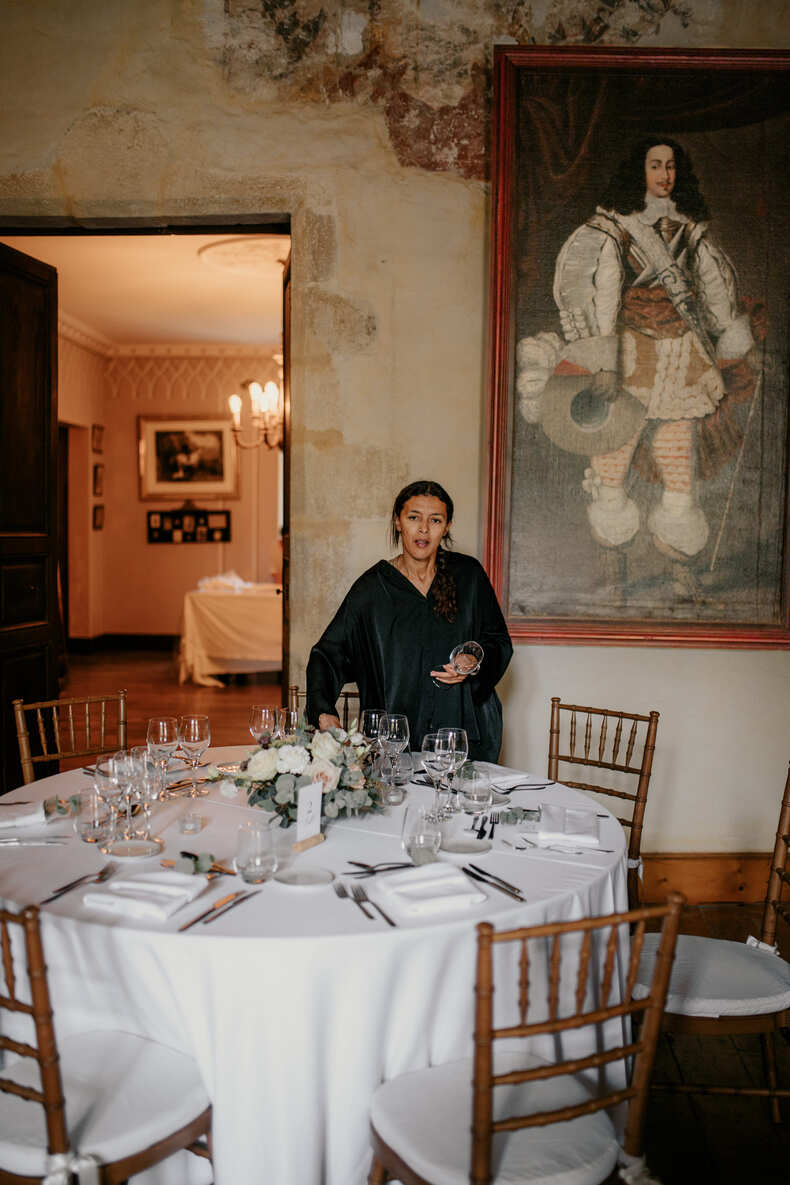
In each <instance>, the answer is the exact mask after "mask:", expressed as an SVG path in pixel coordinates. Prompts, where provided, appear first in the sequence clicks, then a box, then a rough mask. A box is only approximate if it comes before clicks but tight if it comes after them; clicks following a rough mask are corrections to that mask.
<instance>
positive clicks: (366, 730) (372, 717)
mask: <svg viewBox="0 0 790 1185" xmlns="http://www.w3.org/2000/svg"><path fill="white" fill-rule="evenodd" d="M386 714H387V713H386V712H385V711H384V709H383V708H365V709H364V711H363V712H362V715H361V716H360V719H359V731H360V732H361V733H362V735H363V737H364V738H365V740H366V741H369V742H370V744H371V745H375V747H376V752H377V756H376V757H375V758H374V759H373V772H374V773H375V774H376V776H378V775H380V773H381V761H382V757H381V745H380V743H379V725H380V724H381V718H382V716H386Z"/></svg>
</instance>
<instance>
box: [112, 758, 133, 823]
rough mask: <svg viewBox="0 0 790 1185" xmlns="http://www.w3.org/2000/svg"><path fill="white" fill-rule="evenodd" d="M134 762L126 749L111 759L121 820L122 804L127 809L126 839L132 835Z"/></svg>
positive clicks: (113, 781)
mask: <svg viewBox="0 0 790 1185" xmlns="http://www.w3.org/2000/svg"><path fill="white" fill-rule="evenodd" d="M134 773H135V770H134V761H133V760H132V755H131V753H129V752H127V750H126V749H118V751H117V752H116V753H113V755H112V757H111V758H110V781H111V782H112V783H113V784H114V786H115V787H116V789H117V791H118V795H117V799H116V801H117V802H118V804H119V815H118V817H119V818H120V804H121V803H122V804H123V806H124V807H125V808H126V825H125V828H124V839H129V838H130V836H131V834H132V790H133V787H134Z"/></svg>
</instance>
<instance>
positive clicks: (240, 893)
mask: <svg viewBox="0 0 790 1185" xmlns="http://www.w3.org/2000/svg"><path fill="white" fill-rule="evenodd" d="M243 895H244V890H243V889H239V890H238V892H236V893H228V895H227V897H220V899H219V901H215V902H214V904H213V905H210V906H209V908H208V909H204V910H203V913H199V914H198V915H197V917H196V918H193V919H192V921H191V922H184V925H183V926H179V927H178V931H179V933H180V932H181V931H182V930H188V929H189V927H190V926H194V925H196V924H197V922H202V921H203V918H207V917H208V916H209V914H212V913H215V912H216V910H218V909H222V907H223V906H224V905H230V903H231V901H235V900H236V898H237V897H242V896H243Z"/></svg>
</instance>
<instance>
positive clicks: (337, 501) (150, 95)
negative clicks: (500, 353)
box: [0, 0, 790, 850]
mask: <svg viewBox="0 0 790 1185" xmlns="http://www.w3.org/2000/svg"><path fill="white" fill-rule="evenodd" d="M789 15H790V9H789V8H788V2H787V0H776V2H774V3H772V4H768V5H757V6H755V5H754V4H753V3H752V2H751V0H533V2H532V3H521V4H515V5H514V4H511V3H505V2H504V0H419V2H418V0H372V2H368V0H348V2H347V3H342V4H329V3H323V4H322V3H321V2H320V0H137V2H136V3H135V4H128V3H125V2H124V0H82V2H81V3H80V5H79V19H75V6H74V4H73V2H71V0H6V4H5V6H4V29H3V33H4V36H3V41H2V46H1V47H0V54H2V56H3V59H4V60H3V63H2V70H0V78H2V79H3V80H4V81H3V82H2V83H0V86H2V92H1V93H0V101H1V102H2V110H3V111H4V114H5V120H4V123H5V128H4V135H3V139H2V148H1V149H0V217H4V218H5V219H6V220H7V221H8V222H13V221H14V220H15V219H16V220H18V219H20V218H22V217H32V218H43V217H55V218H59V219H73V220H75V221H76V222H77V223H79V224H82V225H96V224H97V221H98V220H101V219H105V220H108V223H109V224H110V225H112V224H113V223H116V224H117V222H118V220H121V219H132V218H139V219H144V220H159V221H160V222H162V223H166V222H168V221H173V220H176V219H185V218H188V219H193V220H195V221H197V222H201V221H202V222H204V223H205V222H207V221H210V220H211V219H212V217H213V216H216V217H224V218H238V219H247V220H250V221H253V222H254V216H255V215H256V214H264V213H268V214H271V213H280V212H282V213H288V214H290V215H291V219H292V232H293V264H292V303H293V323H292V374H291V394H292V405H293V408H292V414H293V457H292V505H291V527H292V533H293V543H292V622H293V636H292V656H293V661H294V666H293V674H294V675H295V676H296V677H298V675H299V672H300V671H301V670H302V669H303V665H304V660H305V658H306V655H307V652H308V649H309V646H310V643H311V642H312V640H313V639H314V638H315V636H316V634H317V632H318V631H319V629H320V628H321V627H322V625H323V624H324V623H325V621H326V619H327V618H328V616H329V614H330V613H331V612H332V610H333V609H334V607H335V605H336V603H337V601H338V599H339V597H340V596H341V595H342V593H343V591H344V590H345V588H346V587H347V586H348V584H349V583H350V581H351V580H352V578H353V577H354V576H355V575H356V574H357V573H358V572H359V571H360V570H361V569H362V568H364V567H365V566H366V565H368V564H369V563H370V562H372V561H373V560H375V559H376V558H378V557H379V556H380V555H382V554H383V553H384V551H385V531H386V517H387V513H388V510H389V506H390V503H391V499H392V497H393V493H394V491H396V490H397V488H398V487H399V486H400V485H402V484H403V483H404V482H405V481H407V480H410V479H412V478H415V477H420V476H424V475H431V476H433V477H435V478H437V479H438V480H440V481H442V482H444V483H445V484H446V485H448V486H449V488H450V489H451V490H452V491H453V494H454V496H456V506H457V516H456V525H455V532H454V533H455V535H456V538H457V542H458V546H459V547H460V548H461V549H462V550H469V551H472V552H476V553H478V554H479V551H480V531H481V521H482V502H481V489H482V482H483V475H484V471H485V458H484V455H483V449H484V445H483V440H484V416H485V407H484V403H485V334H486V314H487V309H486V292H487V258H486V250H487V237H488V234H487V232H488V205H487V198H488V184H487V176H488V163H487V162H488V141H489V125H490V61H491V47H492V44H493V42H494V41H495V40H502V39H504V40H514V41H517V42H530V41H533V42H535V43H561V42H564V41H570V42H587V43H593V44H594V43H599V44H618V45H640V46H651V45H653V46H658V45H683V46H741V47H749V46H766V47H781V46H786V45H787V44H788V42H790V20H788V16H789ZM646 672H649V680H646V678H645V675H646ZM725 674H726V675H728V676H729V677H728V678H723V676H724V675H725ZM646 683H647V684H649V685H648V686H647V688H646ZM732 689H735V691H734V693H733V692H732ZM787 691H788V659H787V657H786V656H785V655H783V654H777V653H767V654H766V653H759V652H756V653H741V654H735V655H727V654H725V653H723V652H721V653H707V654H706V653H702V652H693V651H649V652H644V651H639V650H634V649H627V648H624V649H617V648H613V649H610V650H608V651H603V650H601V649H600V648H585V647H578V648H555V647H536V646H520V647H518V649H517V654H516V657H515V659H514V662H513V664H512V668H511V671H510V672H509V674H508V676H507V679H506V683H505V687H504V698H505V700H506V718H507V721H508V731H507V735H506V752H505V757H506V759H507V760H508V761H510V762H511V763H512V764H519V765H530V766H531V767H533V768H539V767H541V766H542V765H543V762H544V760H545V747H546V733H547V712H546V703H547V700H548V697H549V696H550V695H551V694H552V693H557V692H561V693H564V694H567V695H569V696H574V697H576V698H577V699H582V700H583V699H584V696H585V695H587V696H589V698H590V699H592V700H593V701H607V702H610V703H613V704H615V703H620V702H623V703H626V704H632V705H634V706H642V707H658V708H659V709H660V710H662V713H663V718H662V724H661V730H660V734H659V756H658V758H657V761H656V767H655V769H656V773H655V776H654V784H653V789H652V790H651V800H652V801H651V805H650V807H649V809H648V825H647V844H646V846H647V847H648V848H650V849H664V850H680V849H684V848H685V849H692V850H693V849H699V848H702V849H715V848H722V849H733V850H739V849H741V850H742V849H749V848H758V849H759V848H767V847H768V846H769V842H770V833H771V827H772V825H773V824H774V822H775V815H776V801H777V798H778V794H779V790H780V787H781V782H782V780H783V773H784V765H785V763H786V761H787V757H788V753H787V752H786V750H784V749H783V747H782V740H781V738H782V735H783V730H782V720H781V718H780V712H781V714H782V716H783V714H784V704H785V703H786V702H787ZM700 736H704V737H706V738H707V740H706V742H705V743H704V744H700V740H699V738H700ZM747 771H749V772H753V773H756V778H757V784H758V785H759V786H760V787H761V793H760V795H759V796H758V798H754V799H752V801H751V802H750V810H749V812H748V814H747V812H744V811H742V810H740V809H739V808H738V807H737V804H738V802H740V801H741V800H742V794H741V787H742V782H743V777H744V774H745V773H746V772H747ZM714 789H715V796H716V802H717V811H716V815H715V817H714V818H713V819H711V817H710V812H709V810H708V805H709V802H710V796H711V794H712V793H713V792H714Z"/></svg>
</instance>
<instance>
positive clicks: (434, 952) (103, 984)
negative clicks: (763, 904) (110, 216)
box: [0, 749, 627, 1185]
mask: <svg viewBox="0 0 790 1185" xmlns="http://www.w3.org/2000/svg"><path fill="white" fill-rule="evenodd" d="M246 751H247V750H238V749H237V750H214V751H213V752H212V753H211V754H210V757H211V758H212V759H213V760H216V761H224V760H229V759H231V757H232V756H236V757H238V755H239V753H240V752H246ZM535 780H537V779H535ZM87 784H88V779H87V778H86V776H85V775H84V774H82V773H81V772H80V771H71V772H69V773H65V774H59V775H57V776H55V777H52V778H47V779H44V780H42V781H40V782H37V783H35V784H33V785H30V786H25V787H22V788H20V789H19V790H17V791H14V792H13V794H12V795H10V796H7V797H6V798H5V799H4V801H5V802H10V801H13V800H14V799H16V798H20V799H30V798H33V797H40V798H44V797H48V796H51V795H53V794H55V793H57V794H59V795H68V794H69V793H74V792H75V790H77V789H80V788H84V787H85V786H86V785H87ZM421 796H422V797H425V798H426V800H427V799H428V798H429V792H428V791H426V790H421V789H418V788H416V787H412V788H410V789H409V791H408V797H409V798H410V799H412V800H413V799H415V798H419V797H421ZM512 797H513V802H514V804H520V805H522V806H529V805H536V804H537V803H538V802H540V801H543V800H546V801H548V800H549V799H550V800H551V801H552V802H557V803H562V804H564V805H571V804H575V805H580V804H581V803H586V805H590V804H589V802H588V800H585V799H584V798H583V797H582V796H581V795H580V794H578V793H577V792H576V791H573V790H569V789H567V788H565V787H555V788H552V789H551V790H548V791H547V790H539V789H535V790H528V791H523V792H516V793H515V794H514V795H513V796H512ZM184 805H185V804H184V803H183V802H182V801H175V802H171V803H167V804H163V805H161V806H160V807H158V809H157V812H156V814H155V818H154V831H155V832H156V834H158V835H161V837H162V839H163V840H164V841H165V842H166V849H165V851H164V852H163V853H162V857H173V856H175V855H176V854H177V853H178V851H179V849H181V848H191V849H193V850H200V851H211V852H213V853H214V855H215V856H216V857H217V858H220V859H225V860H227V859H229V858H231V857H232V855H233V848H234V842H235V832H236V827H237V826H238V824H239V823H241V822H243V821H244V820H246V819H247V818H249V817H250V815H251V814H253V813H255V814H257V813H259V812H257V811H255V812H253V811H252V810H251V809H250V808H248V807H246V806H245V805H244V804H243V799H242V800H240V799H239V798H237V799H227V798H223V797H221V796H220V794H219V792H218V789H217V788H216V787H214V788H212V791H211V795H210V796H209V797H208V798H203V799H201V800H200V806H199V809H200V812H201V813H202V814H203V815H204V817H205V818H206V821H207V822H206V827H205V828H204V830H203V831H202V833H201V834H200V835H199V836H189V837H186V836H184V835H182V834H181V833H180V832H179V830H178V826H177V822H178V818H179V816H180V814H181V813H182V812H183V810H184ZM403 809H404V808H403V807H396V808H391V809H390V811H389V812H388V813H387V814H382V815H375V816H368V817H366V818H358V819H351V820H343V821H335V822H334V823H332V824H331V826H330V827H329V829H328V831H327V839H326V842H324V843H322V844H320V845H318V846H317V847H315V848H312V849H311V850H309V851H307V852H304V853H302V854H300V855H298V856H292V859H293V860H294V861H298V863H299V866H301V867H308V866H319V867H322V868H328V869H330V870H332V871H333V872H334V873H335V874H340V873H343V872H347V871H349V870H350V868H349V865H348V863H347V861H348V860H349V859H354V860H364V861H368V862H370V863H375V862H377V861H380V860H389V859H400V858H402V852H401V849H400V839H399V836H400V826H401V819H402V812H403ZM600 822H601V843H602V846H603V847H604V848H610V849H613V851H612V852H605V851H596V850H590V851H589V852H584V854H583V855H581V856H571V855H569V854H567V853H557V852H549V851H540V852H537V851H533V850H530V851H529V852H527V853H516V852H514V851H513V850H512V849H509V848H508V847H506V846H505V845H503V843H502V840H503V839H508V838H510V839H511V840H513V839H515V836H516V829H515V828H510V827H503V826H501V825H500V827H499V828H498V829H497V831H498V834H497V838H496V839H495V841H494V846H493V849H492V851H491V852H489V853H486V854H485V855H484V856H482V857H478V858H477V859H476V862H477V863H480V864H481V865H482V866H484V867H485V868H487V869H490V870H491V871H496V872H497V873H499V875H501V876H503V877H504V878H505V879H506V880H508V881H511V882H513V883H515V884H517V885H519V886H520V888H521V889H522V891H523V893H524V896H525V897H526V898H527V901H526V903H524V904H521V903H519V902H516V901H513V900H512V899H511V898H508V897H505V896H504V895H502V894H500V893H497V892H496V891H495V890H493V889H490V888H484V892H485V893H486V900H485V902H484V903H482V904H480V905H478V906H474V907H472V908H469V909H468V910H466V911H465V912H464V913H463V916H461V917H458V916H453V915H447V914H444V915H441V916H436V917H432V918H431V919H430V920H420V921H409V922H405V923H403V924H401V925H400V926H398V927H397V928H394V929H393V928H391V927H389V926H387V925H386V924H385V923H384V921H383V920H381V919H379V918H378V915H377V917H376V920H375V921H369V920H368V919H367V918H365V917H364V916H363V914H362V913H361V911H360V910H359V909H358V908H357V907H356V906H355V905H354V904H353V903H352V902H350V901H343V900H340V899H339V898H338V897H337V896H336V895H335V893H334V891H333V889H332V886H331V885H323V886H320V887H309V888H307V887H295V886H289V885H285V884H280V883H278V882H276V881H272V882H268V883H267V884H265V885H263V886H262V888H261V892H260V895H259V896H257V897H255V898H254V899H252V900H250V901H247V902H245V903H244V904H243V905H240V906H239V907H238V908H237V909H235V910H232V911H230V912H229V913H228V914H227V916H226V917H223V918H221V919H219V920H218V921H216V922H215V923H213V924H212V925H209V926H203V925H202V924H200V923H199V924H198V925H197V926H195V927H194V928H192V929H191V930H188V931H186V932H185V933H183V934H179V933H176V931H177V929H178V926H179V925H181V924H182V923H183V922H184V921H187V920H189V918H190V917H192V916H196V915H197V914H198V913H199V912H201V910H202V909H205V908H206V907H207V906H208V905H209V904H211V902H212V901H213V900H215V899H218V898H219V897H221V896H223V895H225V894H226V893H228V892H229V891H231V889H233V888H236V887H237V886H236V884H235V878H222V879H220V880H218V881H217V882H215V883H213V884H211V885H210V886H209V888H208V890H207V891H206V893H205V894H203V895H202V896H201V897H199V898H198V899H196V900H195V901H194V902H193V903H191V904H190V905H188V906H186V907H184V908H183V909H182V910H181V911H180V912H179V913H177V914H176V915H174V916H173V917H172V918H170V919H169V920H168V921H167V922H163V923H150V922H149V923H144V922H140V921H132V920H130V919H128V918H120V917H108V915H106V914H101V915H100V914H98V913H97V912H96V911H90V910H89V908H87V907H85V906H84V905H83V904H82V891H80V890H77V891H75V892H73V893H70V894H67V895H66V896H64V897H63V898H61V899H60V900H59V901H57V902H54V903H52V904H51V905H48V906H46V907H45V909H44V910H42V925H43V936H44V948H45V952H46V958H47V964H48V967H49V976H50V985H51V989H52V994H53V999H54V1008H55V1017H56V1026H57V1031H58V1033H59V1034H60V1035H66V1034H67V1033H71V1032H75V1031H80V1030H83V1031H84V1030H87V1029H96V1028H117V1029H123V1030H126V1031H129V1032H135V1033H139V1034H142V1035H144V1036H148V1037H151V1038H153V1039H155V1040H157V1041H160V1042H162V1043H163V1044H166V1045H170V1046H173V1047H175V1048H177V1049H180V1050H183V1051H184V1052H186V1053H189V1054H190V1055H191V1056H193V1057H194V1058H195V1059H196V1060H197V1062H198V1064H199V1066H200V1070H201V1073H202V1075H203V1078H204V1081H205V1084H206V1088H207V1090H208V1093H209V1096H210V1097H211V1099H212V1102H213V1106H214V1180H215V1182H216V1185H241V1183H242V1182H243V1183H244V1185H273V1183H275V1182H276V1185H363V1183H364V1182H365V1181H366V1179H367V1172H368V1168H369V1163H370V1151H369V1143H368V1139H369V1136H368V1132H369V1127H368V1111H369V1104H370V1098H371V1095H372V1094H373V1091H374V1090H375V1088H376V1087H377V1086H378V1085H379V1083H380V1082H382V1081H383V1080H384V1079H387V1078H391V1077H393V1076H394V1075H397V1074H401V1073H404V1072H406V1071H408V1070H412V1069H418V1068H421V1067H423V1066H425V1065H428V1064H430V1063H436V1062H445V1061H453V1060H455V1059H457V1058H461V1057H465V1056H468V1055H469V1054H470V1053H471V1034H472V1023H473V991H472V988H473V983H474V958H475V948H476V933H475V926H476V924H477V923H478V922H479V921H481V920H484V919H486V920H490V921H492V922H493V923H494V924H495V925H496V926H497V927H498V928H500V929H502V928H510V927H514V926H521V925H530V924H538V923H541V922H546V921H557V920H565V919H572V918H578V917H582V916H591V915H594V914H604V913H610V912H614V911H619V910H622V909H625V908H626V906H627V892H626V875H625V838H624V835H623V831H622V828H621V827H620V824H619V823H618V822H617V820H616V819H615V818H614V817H613V816H609V817H607V818H605V819H601V820H600ZM59 831H62V832H65V831H67V828H66V825H65V824H64V823H62V822H60V821H55V822H52V823H50V824H48V825H47V827H46V834H47V836H52V835H54V834H56V833H57V832H59ZM16 834H20V835H21V834H22V832H21V831H18V832H16ZM293 838H294V835H293V832H291V834H290V835H289V836H288V844H289V843H290V841H291V840H292V839H293ZM281 840H282V837H281ZM288 844H287V845H286V846H288ZM158 862H159V857H157V858H156V859H154V860H143V861H139V860H135V861H122V862H121V864H122V865H123V868H122V871H123V872H124V873H125V874H129V873H132V872H135V871H144V870H146V869H151V868H155V867H157V866H158ZM103 863H104V859H103V857H102V856H101V854H100V853H99V852H96V851H95V850H94V849H92V848H90V847H89V846H88V845H86V844H82V843H80V842H79V841H77V840H76V839H73V840H72V841H71V842H70V843H69V844H67V845H64V846H62V847H40V848H36V847H30V848H16V849H15V848H3V849H2V852H1V853H0V899H2V900H4V901H5V902H6V903H8V904H11V905H12V906H18V905H22V904H26V903H28V902H36V901H39V900H41V899H42V898H43V897H45V896H46V895H47V894H48V893H50V892H51V891H52V890H53V889H54V888H55V887H56V886H58V885H60V884H62V883H64V882H65V881H67V880H69V879H72V878H73V877H75V876H77V875H79V874H81V873H83V872H86V871H89V870H90V869H92V868H94V867H95V868H96V869H98V868H99V867H100V866H101V865H102V864H103ZM363 883H364V884H365V885H366V886H367V887H368V890H369V892H371V894H373V892H374V889H373V887H372V885H373V882H371V881H370V880H368V881H365V882H363ZM571 1040H575V1041H576V1042H579V1041H581V1042H583V1041H584V1037H583V1035H578V1034H577V1035H576V1036H575V1037H572V1038H571ZM538 1052H541V1051H540V1050H538ZM547 1052H548V1056H552V1050H549V1051H547ZM566 1052H568V1050H566ZM572 1052H573V1054H574V1055H578V1054H579V1053H581V1052H589V1050H587V1049H586V1046H583V1045H578V1044H577V1045H574V1047H573V1050H572ZM210 1179H211V1175H210V1169H209V1166H208V1164H207V1163H206V1162H201V1161H199V1160H197V1159H196V1158H194V1157H191V1156H190V1155H189V1154H188V1153H180V1154H179V1155H178V1156H177V1157H173V1158H171V1160H169V1161H168V1162H166V1163H165V1164H164V1165H162V1166H160V1167H159V1168H157V1169H153V1170H150V1171H149V1172H148V1173H146V1174H142V1175H141V1176H139V1177H136V1178H135V1179H134V1180H135V1185H202V1183H204V1182H207V1181H209V1180H210Z"/></svg>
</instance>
